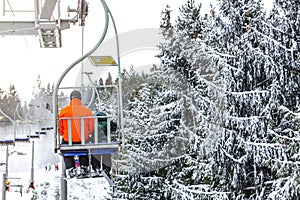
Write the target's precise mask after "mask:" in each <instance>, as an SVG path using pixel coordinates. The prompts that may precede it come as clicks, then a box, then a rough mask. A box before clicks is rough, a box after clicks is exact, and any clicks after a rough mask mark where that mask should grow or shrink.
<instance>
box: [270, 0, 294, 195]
mask: <svg viewBox="0 0 300 200" xmlns="http://www.w3.org/2000/svg"><path fill="white" fill-rule="evenodd" d="M299 12H300V2H299V1H297V0H292V1H281V0H277V1H275V5H274V8H273V10H272V11H271V12H270V16H269V18H268V21H267V23H266V30H265V31H264V33H267V34H265V36H264V37H265V40H266V41H267V44H268V45H266V48H265V51H266V52H268V59H269V60H271V61H272V63H271V65H270V66H269V68H270V69H272V70H270V71H269V72H270V73H269V75H268V76H267V78H268V79H271V80H273V82H276V83H277V84H276V87H273V90H272V94H273V98H272V100H273V99H275V98H276V97H277V104H273V105H272V106H270V107H269V110H271V111H272V112H271V114H272V117H273V119H274V124H272V125H273V126H271V127H269V131H268V134H269V138H270V140H271V141H270V142H271V143H272V145H273V146H270V147H269V148H268V149H267V152H268V157H269V158H268V159H266V160H265V163H267V164H268V165H270V166H272V167H271V172H270V173H271V176H272V178H271V181H269V182H268V185H269V187H270V188H271V189H270V190H269V194H268V196H267V197H268V198H269V199H298V198H299V196H300V191H299V189H298V185H299V172H298V169H297V168H298V163H299V150H300V149H299V148H300V147H299V144H298V143H299V142H298V141H299V139H298V138H299V118H298V117H297V116H298V114H297V113H298V112H299V103H300V102H299V96H298V95H296V94H298V93H299V85H300V78H299V75H300V74H299V73H300V68H299V67H300V54H299V52H300V27H299V23H300V22H299V19H300V13H299ZM271 147H272V148H271Z"/></svg>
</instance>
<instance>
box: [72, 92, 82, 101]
mask: <svg viewBox="0 0 300 200" xmlns="http://www.w3.org/2000/svg"><path fill="white" fill-rule="evenodd" d="M75 98H77V99H79V100H81V93H80V92H79V91H78V90H73V91H72V92H71V95H70V100H72V99H75Z"/></svg>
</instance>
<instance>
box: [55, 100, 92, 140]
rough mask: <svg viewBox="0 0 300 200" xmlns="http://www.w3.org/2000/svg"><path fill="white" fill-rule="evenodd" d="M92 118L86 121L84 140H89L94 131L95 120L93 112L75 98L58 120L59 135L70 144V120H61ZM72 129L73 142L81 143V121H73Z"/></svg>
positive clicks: (61, 112)
mask: <svg viewBox="0 0 300 200" xmlns="http://www.w3.org/2000/svg"><path fill="white" fill-rule="evenodd" d="M85 116H91V118H85V119H84V137H85V138H84V139H85V140H87V139H88V138H89V135H90V134H92V133H93V131H94V119H93V118H92V116H93V113H92V111H91V110H90V109H89V108H87V107H85V106H83V105H82V103H81V101H80V99H78V98H75V99H72V100H70V105H68V106H66V107H64V108H63V109H62V110H61V111H60V113H59V116H58V118H59V119H60V120H59V133H60V134H61V135H62V137H63V140H64V141H65V142H68V141H69V140H68V120H67V119H61V118H63V117H85ZM71 129H72V142H81V125H80V119H72V120H71Z"/></svg>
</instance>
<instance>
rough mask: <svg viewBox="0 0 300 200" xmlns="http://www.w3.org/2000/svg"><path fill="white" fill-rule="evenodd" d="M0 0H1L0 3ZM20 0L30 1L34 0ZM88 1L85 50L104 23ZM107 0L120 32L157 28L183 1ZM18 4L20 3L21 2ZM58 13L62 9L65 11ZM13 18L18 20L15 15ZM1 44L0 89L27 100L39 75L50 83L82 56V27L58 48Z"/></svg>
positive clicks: (137, 58)
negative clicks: (11, 88)
mask: <svg viewBox="0 0 300 200" xmlns="http://www.w3.org/2000/svg"><path fill="white" fill-rule="evenodd" d="M2 1H3V0H0V2H1V3H2ZM10 1H17V0H10ZM22 1H23V2H24V1H27V2H28V1H29V2H33V0H22ZM73 1H74V0H73ZM66 2H72V1H71V0H61V3H62V4H63V3H66ZM75 2H77V0H76V1H75ZM88 2H89V16H88V18H87V21H86V27H85V29H84V35H85V39H84V52H87V51H89V50H90V49H91V48H92V47H93V46H94V44H95V43H96V42H97V41H98V39H99V37H100V33H101V25H100V24H101V23H102V24H103V23H104V22H100V20H99V19H100V18H101V17H102V16H103V13H101V11H102V8H101V4H100V0H89V1H88ZM106 2H107V4H108V6H109V8H110V10H111V12H112V14H113V17H114V19H115V22H116V25H117V29H118V33H119V34H122V33H124V32H127V31H132V30H135V29H143V28H158V27H159V24H160V21H161V18H160V17H161V11H162V10H163V8H164V7H165V6H166V5H167V4H169V5H170V6H171V8H172V10H173V13H172V16H173V18H174V17H176V15H177V13H178V7H180V6H181V5H183V4H184V3H185V2H186V0H176V1H174V0H153V1H149V0H126V1H125V0H107V1H106ZM196 2H203V3H202V4H203V7H202V11H203V12H204V11H205V9H208V5H209V2H210V0H206V1H202V0H198V1H196ZM265 2H266V3H268V4H271V2H270V1H269V0H265ZM1 5H2V4H1ZM17 5H20V2H18V4H17ZM0 11H1V15H0V20H1V18H2V19H3V16H2V8H0ZM61 12H65V10H62V11H61ZM176 18H177V17H176ZM15 19H16V20H20V19H19V18H17V17H16V18H15ZM21 20H22V19H21ZM110 27H112V26H110ZM109 34H111V33H109ZM111 36H112V35H111ZM111 36H110V35H108V36H107V37H106V38H107V39H109V38H110V37H111ZM140 37H143V35H141V36H140ZM0 44H1V46H0V55H1V64H0V70H1V76H0V88H1V89H3V90H5V91H8V88H9V85H10V84H11V83H12V84H14V85H15V86H16V89H17V90H18V92H19V95H20V97H21V98H22V100H27V101H29V100H30V98H31V93H32V89H33V86H34V85H35V83H36V79H37V77H38V75H39V74H40V75H41V79H42V84H43V86H45V85H46V84H47V83H49V82H50V83H56V81H57V80H58V78H59V76H60V75H61V74H62V72H63V71H64V70H65V69H66V68H67V67H68V66H69V65H70V64H71V63H73V62H74V61H75V60H76V59H78V58H79V57H81V27H79V26H78V24H77V25H75V26H73V25H72V26H71V29H68V30H64V31H62V45H63V47H62V48H58V49H41V48H40V47H39V39H38V37H36V36H4V37H0ZM141 54H143V55H144V56H142V55H141ZM146 54H147V55H146ZM153 55H155V52H153V51H150V52H148V53H146V52H137V54H131V55H128V56H127V57H125V58H124V59H123V60H124V62H123V61H122V58H121V65H122V66H130V65H133V66H141V65H144V64H150V63H153V62H157V60H155V59H154V58H153V57H152V56H153Z"/></svg>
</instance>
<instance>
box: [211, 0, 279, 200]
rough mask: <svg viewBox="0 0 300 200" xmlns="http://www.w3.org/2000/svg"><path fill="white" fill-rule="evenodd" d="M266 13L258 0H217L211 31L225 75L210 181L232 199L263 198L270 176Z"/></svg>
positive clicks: (273, 101) (271, 101) (274, 100)
mask: <svg viewBox="0 0 300 200" xmlns="http://www.w3.org/2000/svg"><path fill="white" fill-rule="evenodd" d="M264 19H265V14H264V13H263V7H262V4H261V1H260V0H246V1H245V0H228V1H219V12H218V13H217V14H216V15H215V27H214V29H213V31H212V32H211V33H212V34H211V38H210V40H211V41H214V43H213V42H210V43H211V44H214V45H215V46H211V48H212V49H213V50H212V51H211V53H212V57H213V59H214V62H215V64H216V66H217V68H219V69H220V71H221V73H222V76H223V84H224V96H223V100H224V101H223V106H224V107H223V113H222V114H223V123H222V126H223V131H222V133H221V137H220V138H219V140H218V142H217V143H216V144H215V145H216V146H215V151H214V156H213V157H212V160H211V161H212V186H213V187H214V188H215V189H216V190H218V191H219V192H224V193H228V194H227V195H226V196H227V198H231V199H245V198H246V199H248V198H249V199H251V198H253V199H256V198H264V197H265V196H266V194H267V193H268V192H269V191H268V190H269V189H270V188H267V187H266V185H265V183H266V182H267V181H268V180H271V179H272V178H271V177H272V174H271V173H272V172H271V166H269V165H267V163H266V162H264V161H265V160H267V159H269V158H268V156H269V155H268V154H267V152H265V151H266V150H267V149H268V148H265V147H267V146H268V145H269V144H268V143H269V142H270V140H269V138H268V130H269V127H270V126H272V124H273V123H274V118H273V116H272V111H273V110H272V109H268V108H270V107H273V106H277V105H278V103H279V102H278V96H277V95H276V94H274V93H273V91H275V89H276V81H275V82H273V80H272V79H268V78H267V76H268V73H269V71H268V66H271V62H272V61H270V60H268V59H267V57H268V55H266V53H265V52H264V48H265V45H266V44H265V40H264V37H263V36H262V34H261V33H263V30H264V21H265V20H264Z"/></svg>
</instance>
